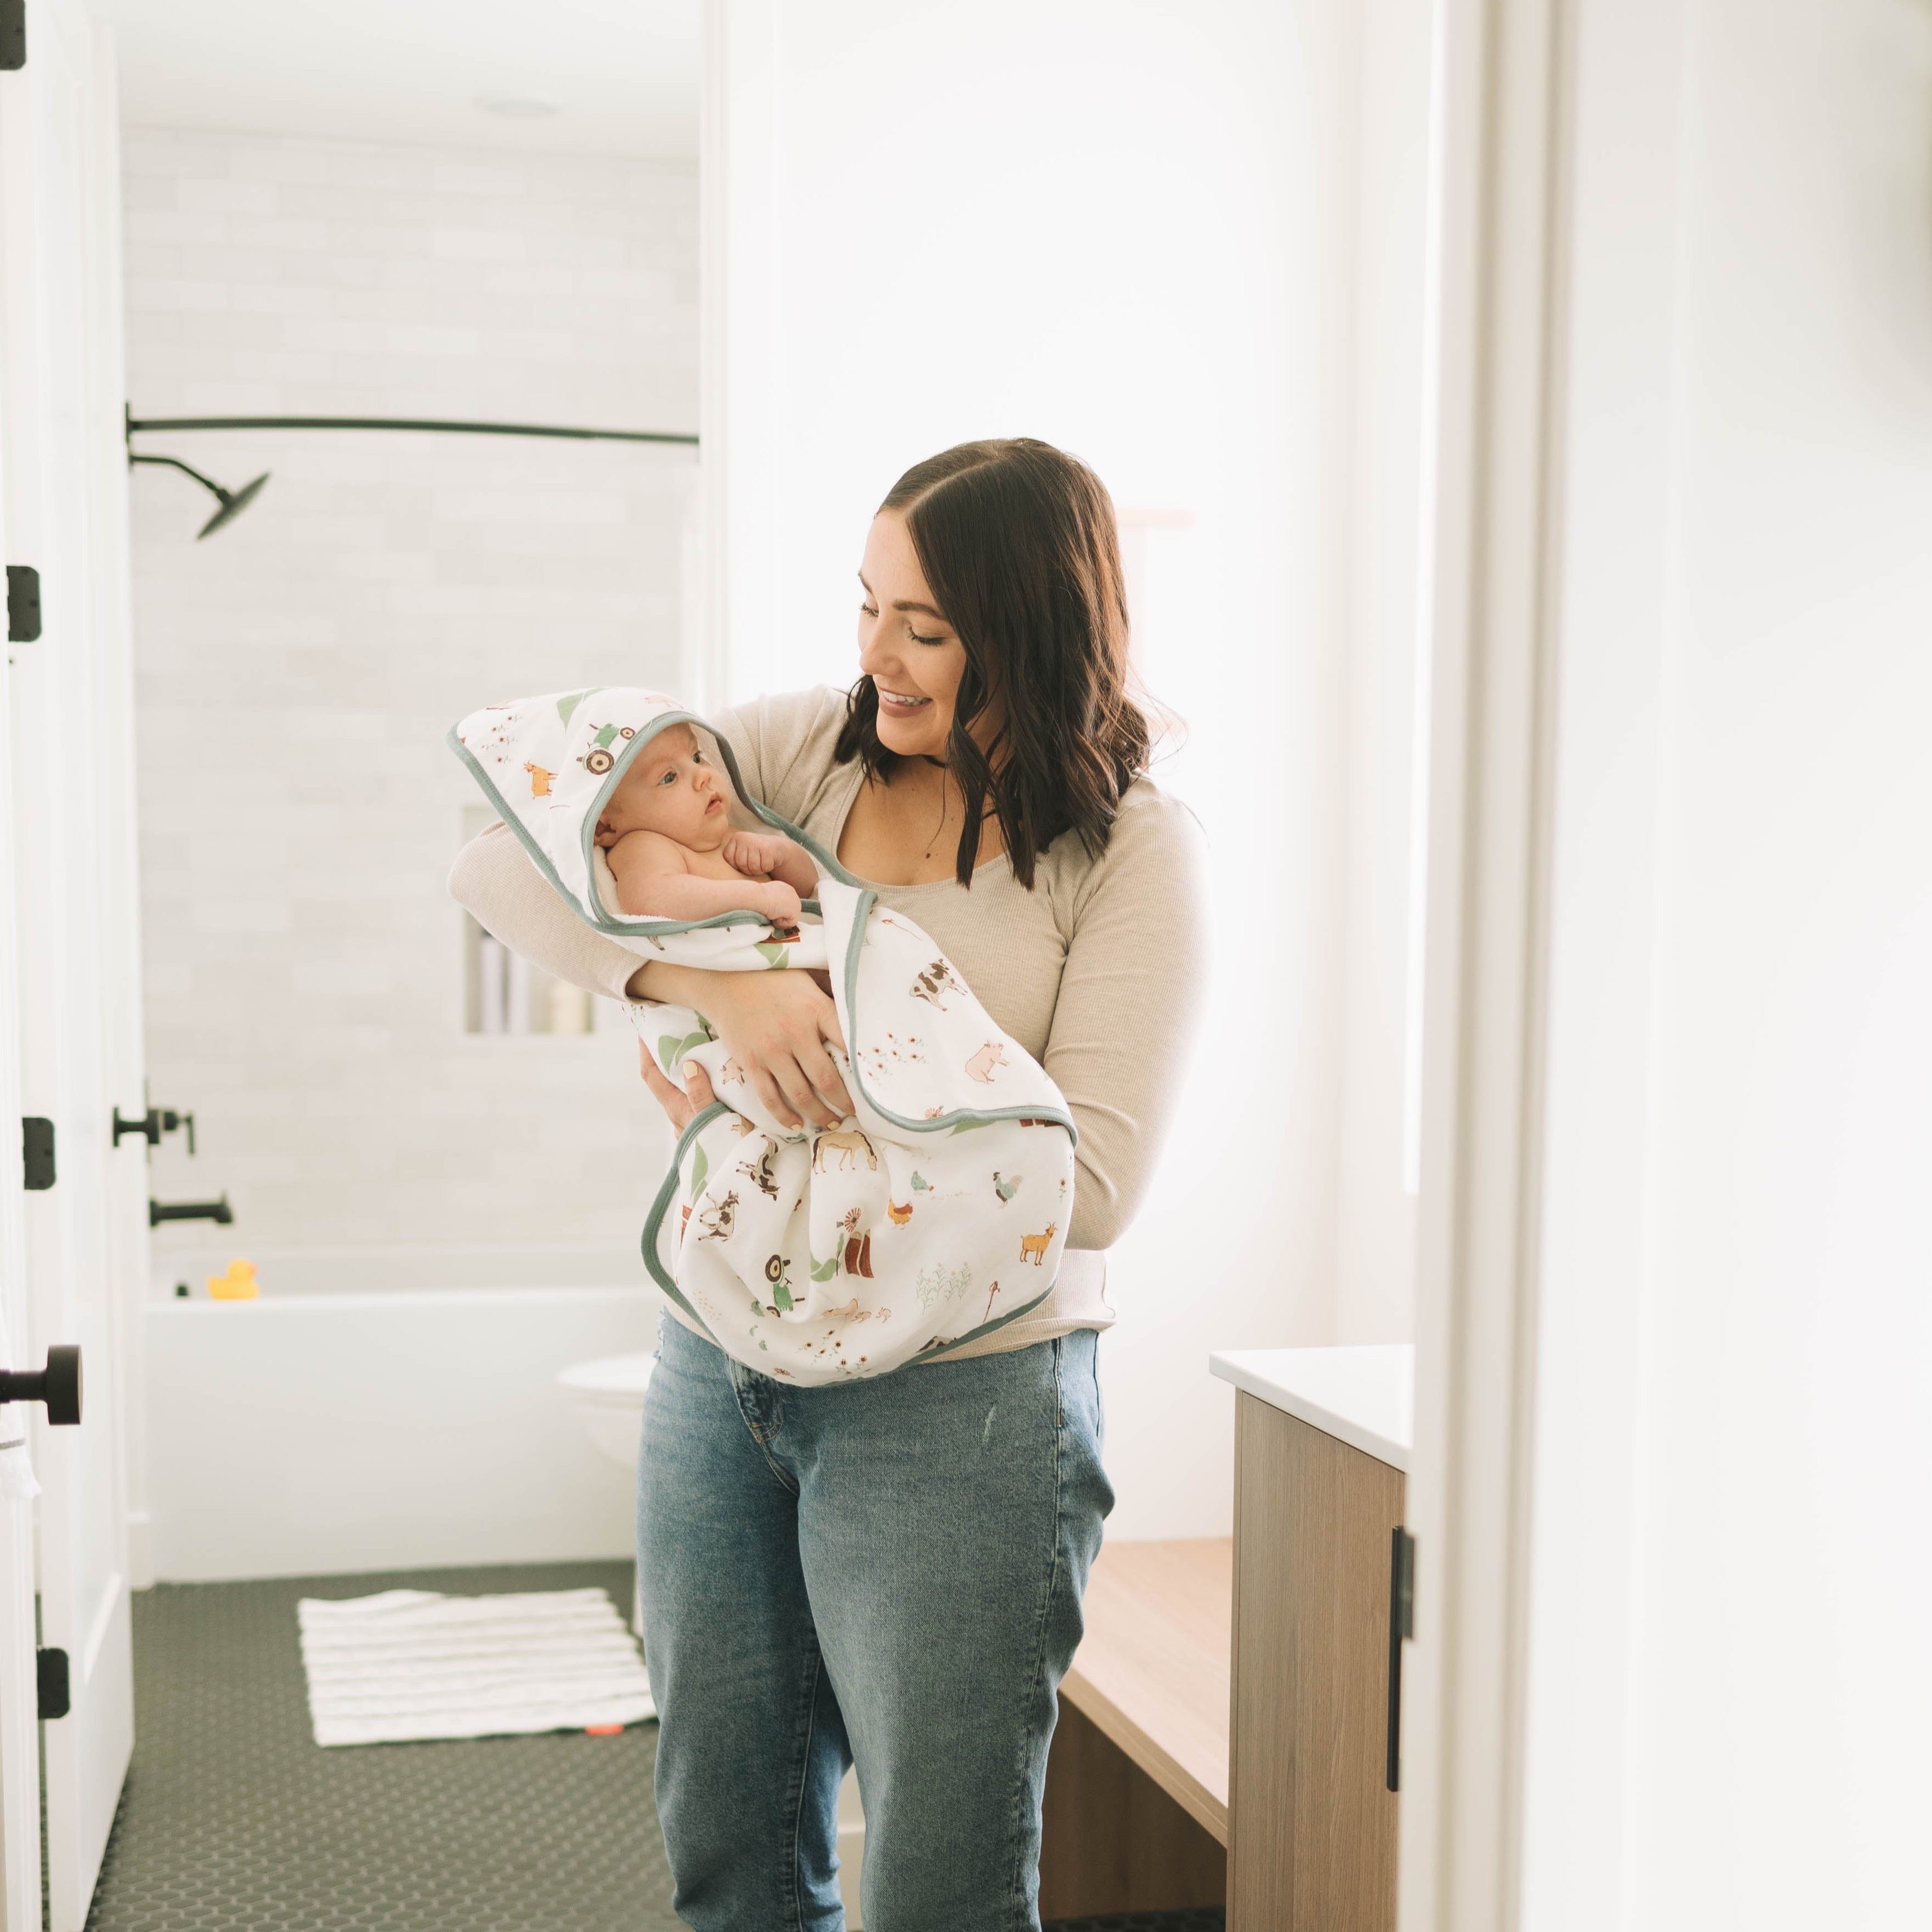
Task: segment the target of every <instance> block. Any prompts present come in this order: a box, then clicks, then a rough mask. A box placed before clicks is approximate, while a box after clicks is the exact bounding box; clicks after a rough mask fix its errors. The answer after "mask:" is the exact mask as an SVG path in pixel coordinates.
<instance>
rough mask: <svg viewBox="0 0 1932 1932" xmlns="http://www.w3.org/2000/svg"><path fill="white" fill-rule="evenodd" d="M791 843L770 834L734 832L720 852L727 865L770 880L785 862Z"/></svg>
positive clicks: (720, 848)
mask: <svg viewBox="0 0 1932 1932" xmlns="http://www.w3.org/2000/svg"><path fill="white" fill-rule="evenodd" d="M790 842H791V841H790V840H789V839H786V838H778V837H776V836H775V835H773V834H772V833H770V832H732V833H731V834H730V835H729V836H728V837H727V838H726V839H725V841H724V844H722V845H721V847H719V848H718V850H719V853H720V855H721V856H722V857H723V859H724V862H725V864H726V865H735V866H736V868H738V870H739V871H741V872H751V873H755V874H757V876H758V877H760V878H769V877H770V876H771V874H772V873H773V872H775V871H777V870H778V867H779V866H780V865H782V864H783V863H784V855H785V849H786V847H787V846H788V845H789V844H790Z"/></svg>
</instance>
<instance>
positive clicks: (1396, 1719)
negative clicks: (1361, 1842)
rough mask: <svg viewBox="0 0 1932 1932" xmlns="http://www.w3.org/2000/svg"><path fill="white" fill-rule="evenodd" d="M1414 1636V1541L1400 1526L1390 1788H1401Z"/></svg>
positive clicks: (1392, 1613) (1394, 1548) (1392, 1636)
mask: <svg viewBox="0 0 1932 1932" xmlns="http://www.w3.org/2000/svg"><path fill="white" fill-rule="evenodd" d="M1414 1635H1415V1538H1414V1537H1412V1536H1411V1535H1409V1532H1408V1531H1407V1530H1406V1529H1403V1526H1402V1525H1401V1524H1400V1523H1397V1525H1396V1526H1395V1529H1394V1534H1393V1535H1391V1537H1390V1538H1389V1650H1388V1788H1389V1789H1390V1790H1391V1791H1399V1790H1400V1789H1401V1788H1402V1643H1403V1638H1404V1637H1413V1636H1414Z"/></svg>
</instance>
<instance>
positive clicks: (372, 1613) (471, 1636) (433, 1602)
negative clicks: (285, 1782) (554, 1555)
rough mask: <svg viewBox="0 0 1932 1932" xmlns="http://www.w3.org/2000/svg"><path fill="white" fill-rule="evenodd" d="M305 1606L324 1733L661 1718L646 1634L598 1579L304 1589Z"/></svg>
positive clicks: (339, 1740)
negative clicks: (330, 1594)
mask: <svg viewBox="0 0 1932 1932" xmlns="http://www.w3.org/2000/svg"><path fill="white" fill-rule="evenodd" d="M296 1616H297V1617H298V1618H299V1620H300V1622H301V1625H302V1662H303V1664H304V1665H305V1667H306V1668H307V1670H308V1709H309V1716H310V1718H311V1720H312V1721H313V1722H314V1726H315V1741H316V1742H317V1744H319V1745H387V1744H407V1743H410V1742H415V1741H416V1740H418V1739H428V1738H487V1737H504V1736H511V1735H521V1734H525V1733H529V1732H533V1731H577V1730H589V1729H591V1728H592V1727H601V1726H604V1725H618V1724H637V1723H639V1722H640V1721H643V1719H645V1718H654V1717H655V1716H656V1715H657V1706H655V1704H653V1703H652V1701H651V1685H650V1679H649V1678H648V1677H646V1676H645V1674H644V1662H643V1658H642V1657H641V1656H640V1655H639V1654H638V1651H637V1640H636V1638H634V1637H633V1636H632V1635H631V1633H630V1631H628V1629H626V1628H625V1624H624V1620H623V1619H622V1617H620V1616H619V1615H618V1614H617V1611H616V1607H615V1606H614V1605H613V1604H612V1603H611V1601H610V1597H609V1595H607V1593H606V1592H604V1591H602V1590H594V1589H592V1590H544V1591H532V1592H528V1593H526V1594H525V1595H518V1596H504V1597H445V1596H441V1595H438V1594H437V1592H435V1591H434V1590H385V1591H383V1592H381V1593H380V1595H376V1596H373V1597H350V1598H340V1599H337V1600H334V1601H331V1600H329V1599H328V1598H318V1597H305V1598H302V1601H300V1602H299V1604H297V1605H296Z"/></svg>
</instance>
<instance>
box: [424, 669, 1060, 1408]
mask: <svg viewBox="0 0 1932 1932" xmlns="http://www.w3.org/2000/svg"><path fill="white" fill-rule="evenodd" d="M553 720H554V721H555V722H554V723H553ZM672 723H686V724H694V725H696V726H697V728H698V729H699V730H700V731H703V730H704V727H703V726H702V725H701V724H698V722H697V721H696V720H694V719H693V718H691V716H690V714H688V712H683V711H681V710H679V709H677V708H676V706H673V704H672V703H671V701H670V700H669V699H668V698H665V697H660V696H658V695H657V694H654V693H650V692H646V691H628V690H603V691H589V692H573V693H566V694H562V695H561V696H553V697H542V698H532V699H527V700H522V701H521V702H520V703H517V704H513V705H508V706H494V707H492V708H491V709H489V710H487V711H484V712H477V713H476V714H475V715H473V716H472V717H470V718H466V719H464V720H463V722H462V723H461V724H459V725H458V726H457V727H455V730H454V731H452V733H451V742H452V745H454V746H455V748H456V749H457V750H458V752H459V754H460V755H461V756H462V757H463V758H464V760H465V762H466V763H467V764H468V765H469V768H470V769H471V771H472V773H473V774H474V775H475V776H476V777H477V778H478V781H479V782H481V784H482V785H483V787H484V790H485V792H486V793H487V794H488V795H489V796H490V799H491V800H492V802H493V803H495V804H496V806H497V808H498V809H499V810H501V811H504V814H505V818H506V820H507V821H508V823H510V824H511V826H512V828H513V829H515V830H517V832H518V833H519V835H520V836H521V837H522V838H523V844H524V845H525V847H526V850H529V852H530V853H531V856H532V858H533V859H535V861H536V862H537V864H538V868H539V869H540V870H541V871H543V872H544V874H545V876H546V877H548V878H549V880H550V883H551V884H552V885H553V886H555V887H556V889H557V890H559V892H562V893H563V895H564V896H565V899H566V900H567V901H568V902H569V903H570V904H571V906H572V907H573V908H574V910H576V911H577V913H578V914H579V915H580V916H581V917H583V919H586V920H587V921H588V922H589V923H591V924H592V925H593V926H596V927H597V928H598V930H600V931H601V932H607V933H609V934H610V935H611V936H612V937H613V938H618V939H619V940H621V941H623V943H625V944H627V945H629V946H631V947H633V948H634V950H637V951H639V952H642V953H647V954H648V955H649V956H661V957H663V958H666V959H675V960H676V961H678V962H680V963H682V964H687V965H696V966H705V967H708V968H712V969H714V970H721V971H760V970H763V969H764V968H767V967H770V966H775V965H823V966H824V967H825V968H826V969H827V970H828V971H829V975H830V980H831V985H832V998H833V1000H834V1001H835V1004H837V1006H838V1018H839V1022H840V1027H841V1031H842V1032H843V1034H844V1037H845V1039H846V1040H847V1042H848V1043H849V1044H850V1056H849V1058H847V1057H846V1056H844V1055H840V1056H838V1058H839V1059H840V1061H841V1067H840V1070H841V1073H843V1074H844V1078H845V1082H846V1085H847V1089H848V1091H850V1094H851V1095H852V1097H853V1103H854V1105H855V1106H856V1109H857V1112H856V1115H854V1116H853V1118H850V1119H848V1120H847V1121H844V1122H843V1123H841V1125H840V1126H839V1127H837V1128H835V1129H833V1130H828V1131H824V1132H819V1131H816V1130H813V1131H790V1130H786V1129H784V1128H783V1127H781V1126H780V1125H779V1124H778V1122H777V1121H775V1120H774V1119H772V1118H771V1117H770V1116H769V1115H768V1114H766V1112H765V1110H764V1109H763V1106H762V1105H761V1104H760V1102H759V1100H758V1099H757V1096H756V1094H754V1091H752V1088H751V1085H750V1083H749V1082H748V1080H747V1079H745V1075H744V1073H743V1070H742V1068H740V1067H739V1066H738V1065H737V1064H736V1062H735V1061H733V1059H732V1058H730V1055H728V1054H727V1052H726V1051H725V1049H724V1047H723V1046H722V1045H721V1043H719V1042H718V1041H717V1040H715V1039H714V1038H713V1037H712V1035H711V1033H710V1031H709V1028H707V1027H706V1025H705V1023H704V1022H703V1019H702V1018H701V1017H700V1016H699V1015H697V1013H692V1012H689V1011H688V1010H684V1009H682V1008H679V1007H663V1006H655V1005H648V1004H639V1005H638V1006H637V1007H634V1008H633V1009H632V1017H633V1019H634V1022H636V1024H637V1027H638V1030H639V1032H640V1034H641V1036H642V1037H643V1039H644V1041H645V1043H646V1046H647V1048H648V1049H649V1051H650V1052H652V1054H653V1055H655V1058H656V1059H657V1061H658V1064H659V1065H660V1066H661V1067H663V1068H664V1071H665V1072H666V1073H668V1074H670V1076H672V1077H673V1079H677V1078H679V1070H680V1069H681V1068H682V1065H683V1064H684V1062H685V1061H687V1060H694V1061H697V1062H698V1063H699V1064H701V1065H702V1066H703V1067H704V1068H705V1070H706V1072H707V1073H709V1075H710V1076H711V1081H712V1088H713V1090H714V1091H715V1093H716V1094H717V1095H718V1104H717V1105H715V1106H712V1107H711V1108H709V1109H706V1110H705V1111H704V1112H702V1113H700V1115H698V1116H697V1118H696V1119H694V1121H692V1122H691V1124H690V1126H689V1127H688V1128H687V1129H686V1130H685V1132H684V1133H683V1134H682V1136H680V1138H679V1142H678V1145H677V1148H676V1152H675V1154H673V1158H672V1162H671V1165H670V1169H669V1171H668V1172H667V1173H666V1175H665V1176H664V1181H663V1184H662V1185H661V1187H660V1188H659V1189H658V1193H657V1196H656V1199H655V1200H654V1202H652V1207H651V1211H650V1213H649V1216H648V1217H647V1218H646V1223H645V1228H644V1235H643V1253H644V1262H645V1265H646V1268H648V1270H649V1272H650V1274H651V1275H652V1278H653V1279H654V1280H655V1281H656V1283H657V1284H658V1286H659V1287H660V1288H661V1289H662V1290H663V1291H664V1293H665V1294H666V1295H668V1296H669V1297H670V1298H671V1299H672V1300H673V1301H674V1302H676V1304H677V1305H678V1306H679V1308H680V1309H682V1311H683V1312H684V1313H685V1315H687V1316H688V1317H690V1318H691V1319H692V1320H693V1321H694V1322H697V1324H698V1325H700V1327H701V1328H703V1330H704V1331H705V1332H706V1334H709V1336H710V1337H712V1340H715V1342H716V1343H718V1346H719V1347H721V1349H724V1351H725V1352H727V1354H729V1355H732V1356H733V1357H735V1358H736V1359H738V1360H739V1361H742V1362H744V1363H745V1364H747V1365H748V1366H749V1367H752V1368H755V1369H757V1370H759V1371H760V1373H763V1374H765V1375H768V1376H772V1377H774V1378H775V1379H778V1380H781V1381H785V1382H796V1383H798V1384H799V1385H802V1386H808V1387H810V1386H817V1385H823V1384H826V1383H829V1382H839V1381H844V1380H847V1379H852V1378H855V1377H859V1376H876V1375H883V1374H885V1373H887V1372H888V1371H889V1370H893V1369H896V1368H899V1367H904V1365H905V1364H907V1363H909V1362H913V1361H927V1360H932V1359H935V1358H940V1357H942V1356H944V1355H946V1354H947V1353H948V1352H950V1351H951V1350H952V1349H955V1348H957V1347H959V1346H960V1345H962V1343H966V1342H968V1341H971V1340H974V1339H976V1338H977V1337H979V1336H981V1335H983V1334H987V1333H988V1332H989V1331H991V1330H992V1329H995V1328H999V1327H1001V1326H1003V1325H1004V1324H1006V1323H1007V1322H1011V1321H1013V1320H1014V1319H1016V1318H1017V1317H1019V1316H1022V1315H1024V1314H1025V1313H1027V1311H1028V1310H1030V1309H1031V1308H1034V1307H1037V1305H1038V1304H1040V1302H1041V1301H1044V1300H1045V1299H1046V1296H1047V1295H1048V1294H1049V1293H1050V1292H1051V1291H1052V1286H1053V1283H1054V1281H1055V1277H1056V1276H1057V1275H1058V1272H1059V1267H1060V1258H1061V1253H1062V1251H1063V1250H1064V1248H1065V1247H1066V1243H1067V1228H1068V1226H1069V1225H1070V1223H1071V1221H1072V1219H1073V1189H1074V1160H1073V1154H1074V1147H1075V1142H1076V1134H1075V1130H1074V1126H1073V1117H1072V1116H1071V1115H1070V1113H1069V1112H1068V1111H1067V1103H1066V1101H1065V1100H1064V1098H1063V1097H1062V1096H1061V1093H1060V1090H1059V1089H1058V1087H1057V1086H1055V1084H1054V1082H1052V1079H1049V1077H1048V1076H1047V1073H1046V1070H1045V1069H1044V1068H1043V1067H1041V1066H1040V1064H1039V1063H1038V1062H1037V1061H1035V1060H1034V1058H1033V1057H1032V1056H1031V1055H1030V1054H1029V1053H1028V1052H1027V1051H1026V1050H1025V1048H1024V1047H1022V1046H1020V1044H1019V1042H1017V1041H1016V1040H1013V1038H1012V1037H1010V1035H1008V1034H1006V1033H1004V1032H1003V1031H1001V1028H998V1026H997V1025H995V1024H994V1022H993V1021H992V1018H991V1016H989V1014H988V1013H987V1012H986V1009H985V1008H984V1007H983V1006H982V1005H981V1004H980V1002H979V1001H978V1000H977V998H974V995H973V992H972V990H971V988H970V987H968V986H967V985H966V984H965V982H964V980H962V978H961V977H960V975H959V973H958V971H956V968H954V967H953V965H952V963H951V962H950V961H949V960H948V959H947V958H946V956H945V955H944V953H942V952H941V950H940V949H939V947H938V946H937V945H935V944H934V942H933V941H932V938H930V937H929V935H927V934H926V933H925V932H922V930H921V929H919V927H918V926H916V924H914V923H913V922H912V921H911V920H910V919H907V917H906V916H904V914H903V913H897V912H892V911H890V910H886V908H884V907H881V906H880V905H879V904H878V903H877V895H875V894H874V892H872V891H871V889H868V887H866V886H865V885H864V884H863V883H862V881H860V880H857V879H856V878H854V877H852V875H851V874H850V873H847V872H846V871H844V868H842V867H841V866H840V865H839V864H838V861H837V859H835V858H834V857H833V856H832V855H831V854H830V853H827V852H826V851H824V850H823V849H822V848H820V847H817V846H816V845H814V844H813V842H812V841H811V840H810V839H808V838H805V835H803V834H802V833H801V832H799V830H798V829H796V827H795V826H791V825H790V824H788V823H786V822H785V821H784V820H783V819H781V818H780V817H778V816H777V815H776V814H775V813H772V812H771V811H768V810H766V808H764V807H763V805H760V803H759V802H757V800H755V799H747V798H745V790H744V787H743V784H742V782H741V781H739V775H738V772H737V770H736V765H735V763H734V762H733V760H732V757H731V755H730V747H729V746H728V745H725V744H724V743H723V742H721V741H717V751H718V762H719V763H721V765H722V766H724V769H726V770H727V772H729V773H730V777H731V780H732V782H733V786H734V787H736V791H737V793H738V796H739V799H741V800H742V801H743V802H744V803H745V805H747V806H748V808H749V809H750V810H751V811H753V812H754V813H756V814H757V816H758V817H760V818H761V819H762V820H764V821H765V822H766V823H767V824H769V825H770V826H772V827H774V828H775V829H777V830H778V831H780V832H783V833H784V835H786V836H787V837H788V838H793V839H795V840H796V841H798V843H799V844H801V845H802V846H804V847H805V848H806V849H807V850H808V851H809V852H810V853H811V855H812V858H813V860H814V863H815V864H816V865H817V868H818V871H819V874H820V880H819V887H818V893H817V899H816V900H815V901H808V904H807V908H806V916H805V919H802V921H801V923H800V926H799V928H798V929H796V930H795V931H794V932H790V933H785V934H781V933H778V932H774V931H773V930H772V929H771V928H770V927H769V926H767V925H766V924H765V922H763V921H762V920H760V919H757V918H756V917H755V916H751V915H745V914H732V915H726V916H724V918H723V919H710V920H706V921H704V922H701V923H698V924H694V925H688V926H679V925H677V924H676V923H675V922H669V921H663V920H640V919H625V918H624V917H623V916H622V915H620V914H619V913H616V911H615V910H614V904H613V902H612V901H609V900H608V899H607V897H606V896H605V895H602V894H601V893H600V892H599V891H598V883H597V874H596V871H595V858H596V856H598V855H596V854H595V848H594V844H593V842H592V835H593V833H594V831H595V824H596V820H597V817H598V813H599V811H601V809H602V808H603V802H604V799H606V798H607V797H608V796H609V794H610V790H613V789H614V787H615V786H616V782H617V781H618V779H619V778H620V777H621V776H622V771H623V769H624V767H625V763H627V762H628V760H629V759H631V758H632V757H635V756H636V755H637V752H638V751H639V750H640V749H641V748H642V746H643V744H644V743H646V742H648V739H649V736H651V735H652V734H653V733H655V731H657V730H661V729H663V728H664V727H665V726H666V725H667V724H672ZM559 727H561V728H559ZM705 738H706V742H707V743H708V742H712V740H711V739H710V735H709V733H708V732H706V733H705ZM538 751H541V752H542V753H543V754H544V755H543V756H541V757H539V756H538V755H537V753H538ZM529 765H535V766H538V767H539V769H541V771H542V772H543V773H544V781H545V784H546V787H547V788H546V790H544V791H543V792H542V793H537V792H535V790H534V787H530V789H531V792H532V795H531V796H529V797H528V798H526V797H524V796H523V791H524V790H525V788H526V787H525V786H524V785H523V784H520V783H519V782H518V778H519V777H520V776H521V775H524V768H525V767H526V766H529ZM506 784H507V787H508V790H505V785H506Z"/></svg>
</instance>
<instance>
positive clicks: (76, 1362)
mask: <svg viewBox="0 0 1932 1932" xmlns="http://www.w3.org/2000/svg"><path fill="white" fill-rule="evenodd" d="M0 1402H43V1403H46V1406H47V1420H48V1421H49V1422H51V1423H52V1424H55V1427H68V1428H71V1427H73V1426H74V1424H76V1423H77V1422H78V1421H80V1350H79V1349H76V1348H73V1347H71V1346H62V1347H61V1348H58V1349H49V1350H48V1351H47V1365H46V1367H45V1368H43V1369H0Z"/></svg>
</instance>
